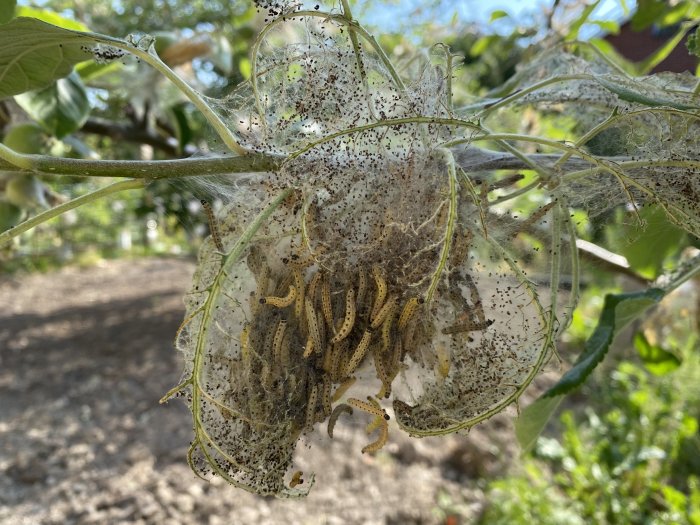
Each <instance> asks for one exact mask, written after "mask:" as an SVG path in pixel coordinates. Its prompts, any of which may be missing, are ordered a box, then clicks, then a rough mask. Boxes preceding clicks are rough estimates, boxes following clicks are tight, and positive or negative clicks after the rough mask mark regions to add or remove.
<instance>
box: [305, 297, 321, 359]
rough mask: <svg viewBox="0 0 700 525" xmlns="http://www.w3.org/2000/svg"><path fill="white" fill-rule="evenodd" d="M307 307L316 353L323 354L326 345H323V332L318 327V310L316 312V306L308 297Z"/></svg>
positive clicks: (307, 316)
mask: <svg viewBox="0 0 700 525" xmlns="http://www.w3.org/2000/svg"><path fill="white" fill-rule="evenodd" d="M305 305H306V322H307V323H308V325H309V337H310V338H311V339H313V342H314V347H315V349H316V352H321V351H323V348H324V346H325V345H324V344H323V340H322V339H321V331H320V330H319V327H318V318H317V317H316V310H314V305H313V303H312V302H311V301H310V300H309V298H308V297H307V298H306V301H305Z"/></svg>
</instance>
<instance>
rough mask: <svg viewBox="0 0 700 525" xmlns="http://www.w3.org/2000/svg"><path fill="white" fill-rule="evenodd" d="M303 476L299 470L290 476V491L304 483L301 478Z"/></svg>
mask: <svg viewBox="0 0 700 525" xmlns="http://www.w3.org/2000/svg"><path fill="white" fill-rule="evenodd" d="M303 474H304V473H303V472H302V471H301V470H297V471H296V472H295V473H294V474H293V475H292V479H291V481H290V482H289V488H290V489H293V488H294V487H296V486H297V485H301V484H302V483H304V480H303V478H302V477H301V476H302V475H303Z"/></svg>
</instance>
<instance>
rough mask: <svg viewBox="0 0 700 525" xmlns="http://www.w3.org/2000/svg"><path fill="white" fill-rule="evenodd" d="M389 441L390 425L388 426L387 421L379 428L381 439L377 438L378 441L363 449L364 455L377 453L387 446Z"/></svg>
mask: <svg viewBox="0 0 700 525" xmlns="http://www.w3.org/2000/svg"><path fill="white" fill-rule="evenodd" d="M388 439H389V425H388V424H387V422H386V421H384V424H382V425H381V426H380V427H379V437H378V438H377V440H376V441H373V442H372V443H370V444H368V445H365V446H364V447H362V453H363V454H365V453H372V452H377V451H378V450H380V449H381V448H382V447H383V446H384V445H386V442H387V440H388Z"/></svg>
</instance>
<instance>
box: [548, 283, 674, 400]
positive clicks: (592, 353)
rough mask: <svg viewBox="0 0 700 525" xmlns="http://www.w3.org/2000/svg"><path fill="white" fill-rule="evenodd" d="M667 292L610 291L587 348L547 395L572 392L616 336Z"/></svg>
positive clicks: (606, 351)
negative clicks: (612, 292) (617, 292)
mask: <svg viewBox="0 0 700 525" xmlns="http://www.w3.org/2000/svg"><path fill="white" fill-rule="evenodd" d="M664 295H665V292H664V291H663V290H660V289H658V288H649V289H648V290H644V291H643V292H630V293H623V294H608V295H606V296H605V302H604V304H603V311H602V312H601V313H600V318H599V319H598V325H597V326H596V328H595V330H594V331H593V334H592V335H591V337H590V338H589V339H588V341H586V343H585V344H584V347H583V353H581V355H580V356H579V357H578V359H577V360H576V362H575V363H574V366H573V368H571V370H569V371H568V372H567V373H566V374H564V376H563V377H562V378H561V379H560V380H559V382H558V383H557V384H556V385H554V386H553V387H552V388H550V389H549V390H547V392H545V393H544V396H545V397H549V396H556V395H561V394H568V393H569V392H571V391H572V390H573V389H574V388H576V387H578V386H579V385H581V384H582V383H583V382H584V381H585V380H586V378H587V377H588V376H589V375H590V374H591V372H593V370H594V369H595V367H596V366H597V365H598V363H600V362H601V361H602V360H603V358H604V357H605V354H607V353H608V349H609V348H610V344H611V343H612V342H613V339H615V336H616V335H617V334H618V333H619V332H620V330H622V329H623V328H624V327H625V326H627V325H628V324H629V323H630V322H632V321H633V320H634V319H636V318H637V317H639V316H640V315H642V314H643V313H644V311H646V310H647V308H649V307H650V306H653V305H655V304H657V303H658V302H659V301H660V300H661V299H662V298H663V297H664Z"/></svg>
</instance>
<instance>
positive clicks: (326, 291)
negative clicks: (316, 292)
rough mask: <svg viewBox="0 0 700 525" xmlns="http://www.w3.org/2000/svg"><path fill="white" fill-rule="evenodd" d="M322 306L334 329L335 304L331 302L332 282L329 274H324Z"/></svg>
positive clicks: (327, 319)
mask: <svg viewBox="0 0 700 525" xmlns="http://www.w3.org/2000/svg"><path fill="white" fill-rule="evenodd" d="M321 308H322V310H323V317H325V319H326V324H327V325H328V326H329V327H330V328H331V330H332V329H333V305H332V304H331V282H330V279H329V278H328V276H327V275H324V277H323V281H322V282H321Z"/></svg>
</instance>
